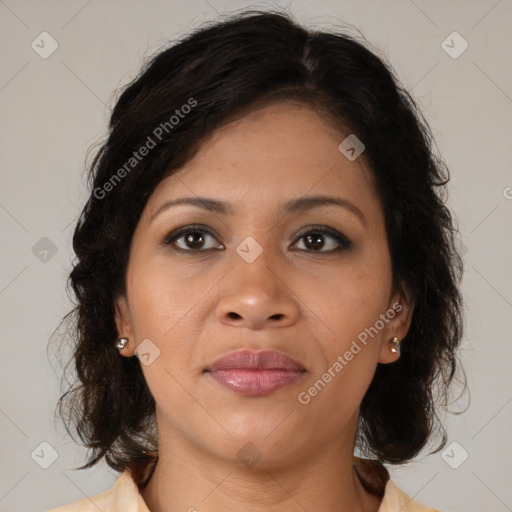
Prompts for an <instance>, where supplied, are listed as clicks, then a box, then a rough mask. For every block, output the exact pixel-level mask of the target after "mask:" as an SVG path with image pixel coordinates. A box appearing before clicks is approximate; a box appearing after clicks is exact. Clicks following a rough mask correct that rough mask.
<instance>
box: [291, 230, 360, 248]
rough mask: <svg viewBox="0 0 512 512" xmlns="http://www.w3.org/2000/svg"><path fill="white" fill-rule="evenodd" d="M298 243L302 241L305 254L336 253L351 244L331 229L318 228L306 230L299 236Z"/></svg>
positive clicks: (343, 236)
mask: <svg viewBox="0 0 512 512" xmlns="http://www.w3.org/2000/svg"><path fill="white" fill-rule="evenodd" d="M298 240H299V241H301V240H303V241H304V242H303V245H304V247H305V249H302V248H301V249H300V250H306V251H307V252H319V253H324V252H338V251H342V250H344V249H347V248H348V247H350V245H351V244H352V242H351V241H350V240H349V239H348V238H347V237H346V236H345V235H342V234H341V233H339V232H338V231H335V230H333V229H331V228H325V227H318V228H313V229H312V228H311V227H309V228H308V231H306V232H303V233H302V234H301V235H299V239H298ZM324 249H325V250H324Z"/></svg>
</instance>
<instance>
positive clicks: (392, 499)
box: [378, 480, 441, 512]
mask: <svg viewBox="0 0 512 512" xmlns="http://www.w3.org/2000/svg"><path fill="white" fill-rule="evenodd" d="M398 510H399V511H400V512H441V511H440V510H439V509H437V508H431V507H427V506H425V505H422V504H421V503H418V502H417V501H415V500H413V499H412V498H411V497H410V496H408V495H407V494H406V493H405V492H404V491H402V490H401V489H400V488H399V487H398V486H397V485H396V484H395V483H394V482H393V481H392V480H388V481H387V483H386V488H385V489H384V496H383V498H382V502H381V505H380V508H379V510H378V512H397V511H398Z"/></svg>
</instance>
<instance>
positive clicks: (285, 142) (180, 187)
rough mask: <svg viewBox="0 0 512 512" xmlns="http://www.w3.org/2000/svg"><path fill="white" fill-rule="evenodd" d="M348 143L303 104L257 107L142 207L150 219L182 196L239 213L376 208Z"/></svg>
mask: <svg viewBox="0 0 512 512" xmlns="http://www.w3.org/2000/svg"><path fill="white" fill-rule="evenodd" d="M346 136H347V134H343V133H341V132H340V131H339V130H336V129H335V128H334V127H333V126H332V125H330V124H329V123H327V122H326V121H325V120H324V119H322V118H321V117H320V116H319V115H318V114H317V113H316V112H315V111H313V110H312V109H311V108H309V107H307V106H305V105H301V104H297V103H293V102H287V103H279V104H274V105H269V106H266V107H263V108H260V109H258V110H255V111H252V112H250V113H249V114H246V115H245V116H243V117H242V118H240V119H238V120H236V121H234V122H231V123H229V124H227V125H224V126H223V127H221V128H219V129H218V130H216V131H215V132H213V133H212V134H211V135H210V136H209V137H208V138H207V139H206V140H204V141H203V143H202V144H201V146H200V148H199V150H198V152H197V153H196V155H195V156H194V158H192V159H191V160H190V161H189V162H187V164H185V165H184V166H183V167H182V168H180V169H178V170H177V171H175V172H174V173H173V174H172V175H171V176H169V177H168V178H166V179H164V180H163V181H162V182H160V183H159V185H158V186H157V188H156V189H155V191H154V193H153V195H152V196H151V198H150V201H148V207H149V209H150V210H151V212H153V213H154V212H155V210H156V208H158V207H159V203H160V204H161V202H162V201H165V200H170V199H175V198H179V197H182V196H185V195H186V196H193V195H198V196H205V195H207V196H209V197H211V196H215V197H217V198H219V199H220V200H223V201H226V202H229V203H231V204H233V205H235V206H238V207H239V208H238V210H239V211H240V212H242V211H243V208H244V205H245V206H249V205H252V206H254V205H259V207H261V208H265V207H267V206H268V205H269V204H271V203H284V202H286V201H287V200H289V199H291V198H297V197H302V196H304V195H313V194H314V195H317V194H324V195H338V196H341V197H345V198H347V199H349V200H352V201H353V202H359V203H369V202H372V201H373V202H375V201H377V195H376V190H375V189H374V184H373V179H372V176H371V173H370V171H369V169H368V167H367V165H366V163H365V161H364V159H363V158H362V157H359V158H357V159H355V160H353V161H351V160H349V159H348V158H347V157H346V156H345V155H344V154H343V153H342V152H341V151H340V149H339V145H340V143H341V142H342V141H343V140H344V139H345V138H346Z"/></svg>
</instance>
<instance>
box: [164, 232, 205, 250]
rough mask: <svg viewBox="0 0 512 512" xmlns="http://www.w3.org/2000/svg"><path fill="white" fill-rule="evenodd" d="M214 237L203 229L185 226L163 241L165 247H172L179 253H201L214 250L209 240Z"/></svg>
mask: <svg viewBox="0 0 512 512" xmlns="http://www.w3.org/2000/svg"><path fill="white" fill-rule="evenodd" d="M212 239H215V235H214V234H213V233H212V232H211V231H210V230H209V229H206V228H204V227H199V226H198V227H194V226H187V227H186V228H180V229H178V230H177V231H173V232H172V233H170V234H169V235H167V237H166V238H165V240H164V243H165V244H166V245H173V246H175V248H176V249H177V250H179V251H184V252H202V251H206V250H210V249H215V244H212V242H211V240H212Z"/></svg>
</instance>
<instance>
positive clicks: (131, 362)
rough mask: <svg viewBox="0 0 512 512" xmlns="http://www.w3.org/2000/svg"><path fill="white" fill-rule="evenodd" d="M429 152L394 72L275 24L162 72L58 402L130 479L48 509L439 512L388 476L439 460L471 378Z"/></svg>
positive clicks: (245, 19)
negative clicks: (450, 411) (449, 411)
mask: <svg viewBox="0 0 512 512" xmlns="http://www.w3.org/2000/svg"><path fill="white" fill-rule="evenodd" d="M433 147H434V142H433V139H432V136H431V132H430V129H429V127H428V124H427V123H426V121H425V120H424V119H423V117H422V115H421V113H420V112H419V110H418V109H417V107H416V105H415V103H414V101H413V100H412V99H411V97H410V96H409V95H408V93H407V92H406V91H404V90H403V89H402V88H401V87H400V86H399V85H398V82H397V80H396V78H394V75H393V72H392V70H391V69H390V67H389V66H387V65H386V64H384V63H383V62H382V60H380V59H379V58H378V57H377V56H376V55H375V54H374V53H372V52H371V51H370V50H368V49H367V48H366V47H365V46H364V45H363V44H361V43H360V42H358V41H356V40H355V39H354V38H352V37H349V36H347V35H343V34H335V33H325V32H318V31H312V30H308V29H306V28H303V27H301V26H300V25H298V24H296V23H295V22H294V21H292V20H291V19H290V17H289V16H287V15H284V14H278V13H270V12H265V13H262V12H258V11H248V12H246V13H243V14H241V15H237V16H234V17H232V18H229V19H227V20H224V21H222V22H220V23H212V24H210V25H209V26H206V27H202V28H201V29H200V30H197V31H196V32H194V33H192V34H191V35H189V36H188V37H187V38H185V39H183V40H182V41H181V42H179V43H177V44H175V45H173V46H172V47H170V48H168V49H166V50H163V51H161V52H160V53H159V54H158V55H156V56H155V57H154V58H153V59H152V60H151V62H149V64H148V65H147V66H146V67H145V68H144V69H143V70H142V72H141V74H140V76H139V77H138V78H137V79H135V80H134V81H133V83H132V84H130V85H129V86H128V87H127V88H126V89H125V90H124V92H123V93H122V94H121V96H120V97H119V100H118V101H117V104H116V105H115V108H114V110H113V112H112V118H111V122H110V130H109V137H108V140H107V141H106V143H105V144H104V145H103V146H102V148H101V149H100V151H99V152H98V154H97V155H96V157H95V159H94V162H93V164H92V166H91V174H90V180H91V195H90V198H89V200H88V202H87V204H86V206H85V208H84V210H83V212H82V217H81V219H80V220H79V222H78V225H77V227H76V229H75V233H74V237H73V248H74V250H75V253H76V256H77V261H76V263H75V265H74V268H73V270H72V272H71V275H70V283H71V285H72V287H73V290H74V293H75V295H76V297H77V307H76V308H75V309H74V310H73V311H72V312H71V313H70V314H69V315H71V314H73V318H75V320H76V324H75V329H76V334H77V344H76V346H75V347H74V354H73V358H74V363H75V366H76V369H77V373H78V377H79V379H80V385H79V386H77V387H75V388H72V389H70V390H69V391H68V392H67V393H66V394H64V395H63V396H62V397H61V399H60V400H59V413H60V414H61V416H62V417H63V418H64V417H68V418H69V419H70V425H69V427H68V425H66V428H68V431H69V433H70V434H71V426H73V427H74V428H75V429H76V431H77V433H78V434H79V436H80V439H81V441H82V442H83V443H84V444H85V445H86V446H88V447H89V448H91V449H92V450H93V453H92V455H91V457H90V460H89V461H88V463H87V464H85V465H84V466H81V467H80V469H84V468H89V467H92V466H93V465H94V464H96V463H97V462H98V461H100V460H101V459H102V458H103V457H105V459H106V461H107V463H108V465H109V466H110V467H111V468H113V469H114V470H115V471H117V472H119V473H121V475H120V476H119V478H118V480H117V482H116V485H115V486H114V487H113V488H112V489H110V490H108V491H105V492H103V493H101V494H98V495H96V496H93V497H91V498H90V499H89V498H87V499H85V500H81V501H79V502H75V503H73V504H70V505H67V506H64V507H60V508H57V509H54V511H59V512H64V511H68V512H71V511H79V510H80V511H89V510H91V511H92V510H97V509H98V508H99V509H100V510H109V511H123V512H127V511H148V510H150V511H151V512H163V511H164V510H165V511H179V510H190V511H192V510H204V511H206V510H211V511H217V510H240V509H242V510H247V511H253V510H258V511H261V510H265V511H274V510H280V512H282V511H287V510H309V511H313V510H329V511H351V512H354V511H358V512H362V511H364V512H370V511H371V512H376V511H380V512H391V511H398V510H402V511H405V510H409V511H433V510H435V509H433V508H428V507H425V506H423V505H421V504H419V503H418V502H416V501H414V500H412V499H411V498H410V497H409V496H407V494H406V493H404V492H403V491H402V490H400V489H399V488H398V487H397V486H396V484H395V483H394V482H393V481H391V480H390V476H389V473H388V470H387V469H386V467H385V466H384V463H389V464H402V463H405V462H407V461H409V460H411V459H413V458H414V457H415V456H416V455H417V454H418V453H419V452H420V451H421V450H422V448H424V447H425V446H427V444H428V442H429V440H431V439H432V438H434V437H435V435H439V434H440V435H441V442H440V444H439V446H437V447H436V450H435V451H439V450H441V448H442V447H443V446H444V445H445V444H446V434H445V431H444V428H443V427H442V425H441V424H440V422H439V419H438V416H437V413H436V401H437V399H442V398H445V399H446V397H447V396H448V390H449V385H450V383H451V381H452V379H453V376H454V374H455V371H456V369H457V368H458V364H459V363H458V359H457V350H458V347H459V343H460V340H461V337H462V320H461V318H462V314H461V309H462V299H461V296H460V292H459V289H458V284H459V280H460V275H461V272H462V263H461V260H460V258H459V256H458V254H457V252H456V250H455V246H454V236H453V234H454V232H455V228H454V227H453V225H452V217H451V214H450V212H449V210H448V209H447V208H446V206H445V205H444V203H443V200H442V194H440V192H443V191H444V188H443V187H445V185H446V183H447V181H448V177H447V176H448V170H447V169H446V168H445V166H444V164H443V163H442V161H441V160H440V158H438V157H437V156H436V155H435V152H434V150H433ZM69 315H68V316H69ZM66 318H67V317H66ZM134 356H136V357H134ZM434 384H437V388H436V389H437V390H438V395H434V393H433V387H434ZM444 404H445V405H446V400H445V403H444ZM356 448H357V449H358V450H360V452H361V454H362V455H364V456H365V457H358V456H355V455H354V450H355V449H356ZM435 451H434V452H431V453H435Z"/></svg>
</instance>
